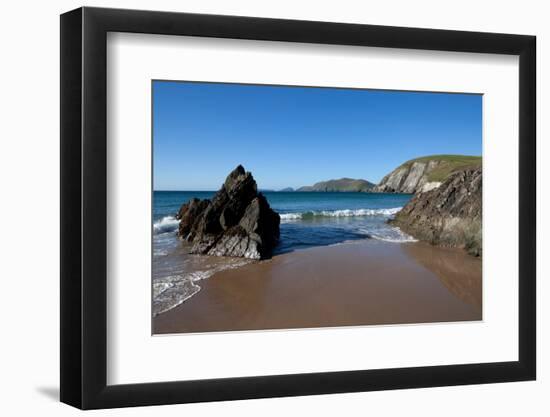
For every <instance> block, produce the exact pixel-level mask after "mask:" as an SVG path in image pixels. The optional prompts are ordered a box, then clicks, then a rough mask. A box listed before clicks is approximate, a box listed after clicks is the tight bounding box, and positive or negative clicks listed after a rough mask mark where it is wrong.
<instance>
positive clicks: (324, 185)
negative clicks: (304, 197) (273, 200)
mask: <svg viewBox="0 0 550 417" xmlns="http://www.w3.org/2000/svg"><path fill="white" fill-rule="evenodd" d="M373 187H374V184H373V183H372V182H369V181H367V180H361V179H358V180H355V179H352V178H341V179H339V180H328V181H321V182H318V183H315V184H313V185H308V186H304V187H300V188H298V189H297V190H296V191H317V192H368V191H371V190H372V189H373Z"/></svg>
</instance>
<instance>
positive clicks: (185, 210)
mask: <svg viewBox="0 0 550 417" xmlns="http://www.w3.org/2000/svg"><path fill="white" fill-rule="evenodd" d="M208 204H209V201H208V200H199V199H198V198H192V199H191V200H189V202H188V203H185V204H183V205H182V206H181V208H180V210H179V212H178V214H176V219H177V220H179V221H180V224H179V228H178V234H179V235H180V236H182V237H184V238H186V239H187V238H190V239H193V238H194V235H193V232H194V231H193V224H194V223H195V221H196V219H197V218H199V217H200V216H201V215H202V213H203V212H204V210H205V209H206V207H208Z"/></svg>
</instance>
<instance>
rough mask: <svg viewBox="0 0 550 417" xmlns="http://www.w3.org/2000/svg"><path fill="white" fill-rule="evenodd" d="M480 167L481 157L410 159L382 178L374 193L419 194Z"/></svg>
mask: <svg viewBox="0 0 550 417" xmlns="http://www.w3.org/2000/svg"><path fill="white" fill-rule="evenodd" d="M479 167H481V156H468V155H430V156H423V157H421V158H416V159H411V160H410V161H407V162H405V163H403V164H401V165H399V166H398V167H397V168H395V169H394V170H393V171H392V172H390V173H389V174H388V175H386V176H385V177H384V178H382V181H380V184H378V185H377V186H375V187H374V190H373V191H374V192H382V193H410V194H413V193H419V192H426V191H430V190H433V189H434V188H438V187H439V186H440V185H441V184H442V183H443V182H444V181H445V180H446V179H447V178H449V177H450V176H451V174H454V173H455V172H459V171H463V170H466V169H476V168H479Z"/></svg>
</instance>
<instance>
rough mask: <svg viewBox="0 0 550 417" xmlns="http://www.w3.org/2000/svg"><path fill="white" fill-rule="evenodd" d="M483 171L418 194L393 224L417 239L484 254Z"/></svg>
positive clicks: (460, 174)
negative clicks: (482, 221) (482, 224)
mask: <svg viewBox="0 0 550 417" xmlns="http://www.w3.org/2000/svg"><path fill="white" fill-rule="evenodd" d="M481 197H482V169H481V167H479V168H477V169H465V170H461V171H458V172H455V173H454V174H452V175H451V176H450V177H449V178H447V180H445V182H443V184H441V186H440V187H438V188H436V189H433V190H431V191H427V192H424V193H418V194H416V195H415V196H414V197H413V198H412V199H411V200H410V201H409V203H407V205H405V207H403V209H402V210H401V211H399V212H398V213H397V214H396V216H395V218H394V219H393V220H392V221H391V223H392V224H394V225H395V226H398V227H399V228H400V229H401V230H403V231H404V232H406V233H408V234H410V235H412V236H414V237H415V238H417V239H420V240H424V241H428V242H430V243H432V244H435V245H441V246H450V247H460V248H464V249H466V250H467V251H468V252H469V253H470V254H472V255H475V256H481V254H482V245H481V243H482V229H481V217H482V207H481V206H482V198H481Z"/></svg>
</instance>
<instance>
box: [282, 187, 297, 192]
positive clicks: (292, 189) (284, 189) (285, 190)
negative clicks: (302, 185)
mask: <svg viewBox="0 0 550 417" xmlns="http://www.w3.org/2000/svg"><path fill="white" fill-rule="evenodd" d="M292 191H294V188H292V187H286V188H283V189H282V190H279V192H280V193H290V192H292Z"/></svg>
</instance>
